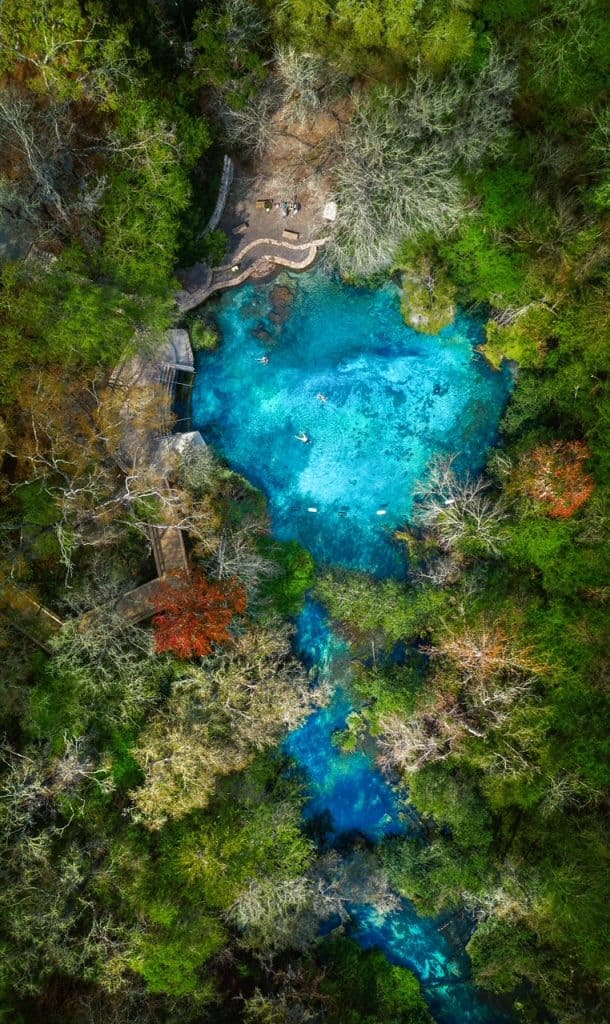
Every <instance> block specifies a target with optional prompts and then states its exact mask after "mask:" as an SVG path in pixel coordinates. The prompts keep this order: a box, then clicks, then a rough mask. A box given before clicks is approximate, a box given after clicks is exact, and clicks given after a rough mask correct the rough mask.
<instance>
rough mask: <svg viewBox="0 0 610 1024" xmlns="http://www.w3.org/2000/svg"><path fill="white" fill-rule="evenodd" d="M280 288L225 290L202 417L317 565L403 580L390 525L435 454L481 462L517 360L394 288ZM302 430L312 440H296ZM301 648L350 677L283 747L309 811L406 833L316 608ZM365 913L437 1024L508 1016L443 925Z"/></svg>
mask: <svg viewBox="0 0 610 1024" xmlns="http://www.w3.org/2000/svg"><path fill="white" fill-rule="evenodd" d="M284 283H287V284H288V286H289V288H290V290H291V291H292V293H293V296H294V298H293V301H292V302H291V304H290V305H288V306H286V305H284V306H283V307H282V308H280V307H279V306H278V305H277V301H276V308H275V310H274V307H273V300H274V295H275V296H276V298H277V293H273V292H272V289H273V287H274V285H269V284H265V285H248V286H246V287H244V288H241V289H236V290H235V291H228V292H225V294H224V295H223V297H222V298H221V299H220V301H219V302H218V303H217V304H216V307H215V313H216V316H217V318H218V322H219V325H220V327H221V331H222V336H223V341H222V345H221V346H220V348H219V349H218V350H217V351H216V352H213V353H206V354H201V355H200V356H199V357H198V366H197V368H198V374H197V380H196V386H195V390H194V396H193V425H194V427H196V428H197V429H200V430H201V432H202V433H203V436H204V437H205V438H206V440H208V441H209V442H211V443H212V444H214V445H215V446H216V447H217V448H218V449H219V450H220V451H221V452H222V453H223V454H224V455H225V456H226V458H227V459H228V461H229V462H230V463H231V465H232V466H233V467H234V468H235V469H238V470H239V471H240V472H242V473H243V474H244V475H245V476H247V477H248V478H249V479H250V480H252V482H253V483H255V484H257V485H258V486H260V487H261V488H262V489H263V490H264V491H265V493H266V494H267V496H268V498H269V505H270V511H271V515H272V524H273V530H274V533H275V535H276V536H278V537H280V538H282V539H292V538H294V539H297V540H299V541H300V542H301V543H302V544H304V545H305V546H306V547H308V548H309V549H310V550H311V551H312V553H313V554H314V556H315V558H316V560H317V561H318V563H328V564H335V565H344V566H347V567H351V568H357V569H361V570H365V571H368V572H371V573H374V574H375V575H378V576H388V575H401V574H403V573H404V569H405V566H404V558H403V555H402V553H401V551H400V548H399V547H398V546H397V545H396V544H395V543H394V542H393V541H392V533H393V531H394V530H395V529H396V527H397V526H400V525H401V524H403V523H404V522H405V521H407V520H408V519H409V516H410V515H411V512H412V507H413V493H414V489H415V486H416V483H417V481H418V480H420V479H423V478H425V472H426V466H427V465H428V463H429V460H430V459H431V457H433V456H434V455H437V454H442V453H446V454H449V453H459V465H460V467H461V468H462V469H470V470H477V469H478V468H480V466H481V465H482V464H483V463H484V461H485V456H486V452H487V449H488V447H489V445H490V444H491V443H493V440H494V438H495V434H496V429H497V424H498V420H499V417H500V415H501V412H502V409H503V407H504V404H505V402H506V399H507V396H508V393H509V390H510V383H511V381H510V375H509V373H508V370H506V371H505V372H504V373H495V372H493V371H492V370H491V369H490V368H489V367H488V366H487V364H486V363H485V361H484V360H483V359H482V357H481V356H480V355H478V354H477V353H476V352H475V350H474V347H475V345H477V344H478V343H480V342H481V341H482V340H483V334H482V329H481V326H480V324H479V323H478V322H477V321H475V320H473V319H469V318H468V317H466V316H464V315H461V316H458V318H457V319H456V322H455V324H453V325H452V326H451V327H449V328H447V329H445V330H444V331H443V332H441V334H440V335H439V336H437V337H434V338H428V337H425V336H422V335H418V334H417V333H416V332H414V331H412V330H410V329H409V328H407V327H406V326H405V324H404V322H403V320H402V317H401V314H400V308H399V301H398V291H397V289H396V288H395V287H394V286H393V285H390V284H389V285H387V286H386V287H384V288H382V289H379V290H376V291H372V290H368V289H355V288H350V287H346V286H344V285H342V284H341V283H340V282H338V281H335V280H331V279H329V278H327V277H325V276H324V275H322V274H320V273H318V272H315V273H311V274H307V275H303V276H301V277H299V278H296V279H295V278H286V279H284ZM263 358H267V359H268V362H260V361H259V360H261V359H263ZM318 395H323V396H325V397H326V399H327V400H326V401H325V402H323V401H320V400H319V398H318V397H317V396H318ZM301 432H303V433H304V434H306V435H307V437H308V439H309V443H303V442H301V441H299V440H297V439H296V437H295V435H297V434H300V433H301ZM309 509H316V510H317V511H315V512H311V511H308V510H309ZM378 512H383V513H384V514H383V515H378V514H377V513H378ZM297 644H298V651H299V654H300V656H301V657H302V658H303V660H304V661H305V663H306V664H307V665H308V666H315V667H316V668H317V670H318V672H319V673H321V674H322V675H325V676H328V677H329V678H331V679H332V681H333V682H334V683H335V684H336V691H335V696H334V698H333V700H332V701H331V703H330V704H329V705H328V707H325V708H322V709H320V710H318V711H316V712H314V714H312V715H311V716H310V717H309V719H308V720H307V721H306V722H305V723H304V725H303V726H302V727H301V728H300V729H298V730H296V731H295V732H293V733H292V734H291V735H290V736H289V737H288V739H287V741H286V749H287V751H288V752H289V753H290V754H291V756H292V757H293V758H294V760H295V761H296V762H297V763H298V764H299V766H300V767H301V769H302V770H303V772H304V774H305V777H306V779H307V787H308V796H309V800H308V804H307V808H306V812H305V813H306V816H307V817H308V818H310V819H316V820H317V821H319V822H320V821H321V822H322V831H323V832H324V833H325V837H326V841H327V842H334V841H338V840H342V841H345V839H346V838H347V837H349V836H351V835H354V834H360V835H363V836H365V837H366V838H367V839H369V840H370V841H373V842H376V841H378V840H380V839H381V838H382V837H384V836H387V835H395V834H399V833H402V832H405V831H407V830H408V828H409V814H408V810H409V809H408V806H405V805H404V804H403V803H402V802H401V800H400V797H399V796H398V795H397V794H396V792H395V791H394V790H393V789H392V787H391V786H390V785H389V784H388V782H387V781H386V779H385V778H384V777H383V776H382V775H381V773H380V772H379V771H378V770H377V769H376V767H375V765H374V763H373V761H372V760H371V758H370V757H369V755H368V754H367V753H365V752H363V751H355V752H353V753H344V752H342V751H341V750H340V748H339V747H338V746H337V745H336V744H335V743H334V742H333V739H332V737H333V734H334V733H336V732H337V731H338V730H340V729H343V728H344V726H345V723H346V719H347V716H348V714H349V713H350V711H351V710H353V705H352V703H351V699H350V696H349V675H350V667H349V651H348V649H347V647H346V645H345V644H344V643H343V641H341V640H340V638H338V637H337V636H336V635H335V634H334V633H333V632H332V630H331V629H330V628H329V626H328V623H327V622H326V618H325V616H324V613H323V611H322V609H321V608H320V607H319V605H317V604H316V603H315V602H313V601H309V602H308V603H307V604H306V607H305V609H304V611H303V613H302V614H301V616H300V617H299V620H298V641H297ZM351 915H352V926H351V927H352V934H353V936H354V938H356V939H357V940H358V941H359V942H360V943H361V944H362V945H363V946H364V947H370V946H378V947H379V948H381V949H383V950H384V952H385V953H386V955H387V956H388V958H389V959H390V960H391V961H392V962H393V963H397V964H402V965H404V966H408V967H409V968H411V969H412V970H413V971H414V972H415V973H416V974H417V976H418V977H419V978H420V980H421V982H422V986H423V991H424V993H425V995H426V999H427V1000H428V1002H429V1004H430V1006H431V1008H432V1011H433V1013H434V1015H435V1017H436V1018H437V1020H438V1021H440V1022H443V1024H498V1022H500V1021H504V1020H505V1019H506V1018H505V1016H504V1014H503V1012H502V1011H501V1010H500V1009H499V1007H498V1006H497V1005H494V1004H493V1003H492V1002H490V1001H489V1000H488V999H487V997H486V996H485V994H484V993H482V992H480V991H479V990H477V989H475V988H474V987H473V986H472V985H471V984H470V982H469V980H468V978H469V964H468V959H467V957H465V956H464V954H463V949H461V948H459V946H456V944H455V943H454V944H453V945H452V944H451V943H450V942H449V940H448V938H447V936H446V934H445V933H444V932H443V930H442V928H443V923H442V922H441V921H436V920H434V919H432V918H425V917H422V916H420V915H418V914H417V913H416V912H415V910H414V908H413V907H412V905H411V904H410V903H409V902H408V901H404V903H403V905H402V907H401V909H400V910H399V911H397V912H395V913H393V914H389V915H387V916H386V917H380V916H379V915H378V914H377V913H376V912H375V911H374V909H372V908H371V907H366V906H357V907H356V906H354V907H352V908H351Z"/></svg>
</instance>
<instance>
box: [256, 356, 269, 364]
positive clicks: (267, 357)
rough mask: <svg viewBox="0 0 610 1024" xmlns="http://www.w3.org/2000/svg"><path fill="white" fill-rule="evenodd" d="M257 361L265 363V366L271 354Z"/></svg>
mask: <svg viewBox="0 0 610 1024" xmlns="http://www.w3.org/2000/svg"><path fill="white" fill-rule="evenodd" d="M256 361H257V363H263V364H264V365H265V366H266V365H267V363H268V362H269V356H261V357H260V359H257V360H256Z"/></svg>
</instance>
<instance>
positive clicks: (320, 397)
mask: <svg viewBox="0 0 610 1024" xmlns="http://www.w3.org/2000/svg"><path fill="white" fill-rule="evenodd" d="M316 398H317V399H318V402H328V398H327V397H326V395H323V394H322V392H321V391H318V393H317V395H316Z"/></svg>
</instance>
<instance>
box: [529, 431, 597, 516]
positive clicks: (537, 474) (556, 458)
mask: <svg viewBox="0 0 610 1024" xmlns="http://www.w3.org/2000/svg"><path fill="white" fill-rule="evenodd" d="M590 457H591V453H590V451H589V449H588V448H587V446H586V444H585V443H584V441H555V442H553V443H552V444H540V445H538V446H537V447H536V448H534V449H533V450H532V451H531V452H530V453H529V455H527V456H526V457H525V459H524V460H523V463H522V465H521V468H520V473H519V476H520V478H521V479H522V481H523V487H524V490H525V491H526V492H527V493H528V494H530V495H531V497H532V498H535V499H536V500H537V501H539V502H540V503H541V504H542V505H545V506H546V512H547V515H549V516H552V517H553V518H555V519H569V517H570V516H572V515H574V513H575V512H576V511H577V510H578V509H579V508H580V507H581V505H584V503H585V502H586V501H587V500H588V499H589V498H590V497H591V495H592V493H593V491H594V490H595V481H594V480H593V477H592V476H591V475H590V474H589V473H587V471H586V469H585V466H584V463H585V462H586V460H587V459H589V458H590Z"/></svg>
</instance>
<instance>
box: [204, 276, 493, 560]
mask: <svg viewBox="0 0 610 1024" xmlns="http://www.w3.org/2000/svg"><path fill="white" fill-rule="evenodd" d="M288 288H289V289H290V292H291V293H292V295H293V296H294V297H293V299H292V300H291V301H290V302H289V303H288V304H284V305H277V304H276V310H275V311H274V309H273V297H274V295H277V287H276V285H269V284H267V285H259V286H254V285H247V286H245V287H243V288H241V289H236V290H235V291H227V292H225V293H224V295H223V297H222V298H221V299H220V301H219V302H217V304H216V307H215V314H216V317H217V319H218V323H219V326H220V328H221V331H222V336H223V342H222V345H221V346H220V348H219V349H218V350H217V351H216V352H213V353H210V354H201V355H200V356H199V357H198V374H197V379H196V384H195V390H194V396H193V412H194V415H193V420H194V425H195V426H196V427H197V428H198V429H200V430H201V432H202V434H203V436H204V437H205V438H206V439H208V440H209V441H211V443H212V444H213V445H215V446H217V447H218V448H219V449H220V450H221V451H222V452H223V453H224V454H225V455H226V457H227V458H228V459H229V461H230V463H231V464H232V465H233V466H234V467H235V468H237V469H239V470H240V471H241V472H242V473H243V474H244V475H245V476H247V477H248V479H250V480H252V482H253V483H256V484H257V485H258V486H259V487H261V488H262V490H263V491H265V493H266V494H267V496H268V498H269V506H270V511H271V515H272V521H273V529H274V533H275V535H276V536H277V537H280V538H281V539H284V540H289V539H293V538H295V539H297V540H299V541H301V543H302V544H304V545H305V546H306V547H307V548H309V549H310V551H311V552H312V553H313V555H314V557H315V558H316V561H317V562H318V563H324V562H327V563H331V564H334V565H344V566H347V567H350V568H354V569H367V570H369V571H371V572H374V573H375V574H376V575H379V576H388V575H396V574H400V573H401V572H402V571H403V569H404V565H403V560H402V554H401V552H400V550H399V548H398V546H397V545H396V544H395V543H394V542H393V541H392V534H393V532H394V530H395V529H396V528H397V527H398V526H400V525H402V524H403V523H404V522H405V521H406V520H408V519H409V517H410V515H411V512H412V507H413V491H414V488H415V485H416V483H417V481H418V480H420V479H422V478H424V477H425V473H426V467H427V465H428V463H429V461H430V458H431V457H432V456H433V455H438V454H450V453H451V454H453V453H457V454H458V455H459V463H458V464H459V465H460V466H461V467H462V468H470V469H479V468H480V467H481V466H482V465H483V463H484V461H485V457H486V453H487V450H488V448H489V445H490V444H492V443H493V441H494V438H495V435H496V429H497V424H498V418H499V415H500V413H501V410H502V408H503V406H504V403H505V401H506V397H507V394H508V391H509V388H510V373H509V371H508V369H507V370H506V371H505V372H503V373H497V372H495V371H494V370H492V369H491V368H490V367H489V366H488V364H487V363H486V361H485V360H484V359H483V357H482V356H481V355H479V354H478V353H477V352H476V351H475V346H476V345H478V344H479V343H480V342H482V341H483V340H484V335H483V329H482V326H481V324H480V323H479V321H478V320H475V319H472V318H469V317H467V316H465V315H460V316H458V317H457V319H456V321H455V323H454V324H453V325H452V326H451V327H448V328H446V329H445V330H444V331H442V332H441V334H440V335H438V336H437V337H433V338H430V337H426V336H425V335H421V334H417V333H416V332H415V331H413V330H411V329H410V328H408V327H406V326H405V323H404V321H403V318H402V315H401V312H400V305H399V293H398V289H397V288H396V286H395V285H393V284H391V283H388V284H387V285H386V286H385V287H384V288H381V289H379V290H376V291H373V290H370V289H364V288H351V287H347V286H345V285H343V284H341V283H340V282H339V281H336V280H333V279H331V278H329V277H327V276H324V275H323V274H321V273H320V272H314V273H312V274H306V275H302V276H301V277H298V278H296V279H295V278H292V280H288ZM274 289H276V291H275V292H274ZM274 321H275V322H274ZM277 321H281V322H279V323H278V322H277ZM262 359H267V360H268V362H261V360H262ZM319 396H321V397H319ZM322 399H326V401H323V400H322ZM299 435H300V436H306V437H307V439H308V443H306V442H303V441H300V440H298V439H297V437H298V436H299ZM314 509H315V511H311V510H314Z"/></svg>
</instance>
